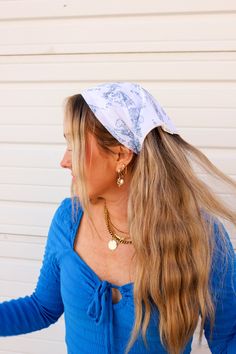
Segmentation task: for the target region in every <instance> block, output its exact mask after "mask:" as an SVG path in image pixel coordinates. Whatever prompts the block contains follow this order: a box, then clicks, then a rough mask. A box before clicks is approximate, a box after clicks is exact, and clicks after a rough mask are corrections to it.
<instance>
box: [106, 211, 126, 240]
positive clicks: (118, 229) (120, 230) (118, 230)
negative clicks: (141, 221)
mask: <svg viewBox="0 0 236 354" xmlns="http://www.w3.org/2000/svg"><path fill="white" fill-rule="evenodd" d="M107 217H108V220H109V224H110V225H112V226H113V228H114V229H116V230H117V231H119V232H122V234H126V235H129V233H128V232H124V231H122V230H119V229H118V228H117V227H116V226H115V225H114V224H113V223H112V222H111V219H110V216H109V214H108V213H107Z"/></svg>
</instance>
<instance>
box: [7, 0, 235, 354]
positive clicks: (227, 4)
mask: <svg viewBox="0 0 236 354" xmlns="http://www.w3.org/2000/svg"><path fill="white" fill-rule="evenodd" d="M113 80H127V81H128V80H129V81H135V82H139V83H140V84H141V85H143V86H144V87H146V88H147V89H148V90H150V92H151V93H152V94H153V95H154V96H155V97H156V98H157V99H158V100H159V101H160V103H161V105H162V106H163V107H164V109H165V110H166V111H167V113H168V114H169V115H170V117H172V119H173V121H174V123H175V124H176V126H177V128H178V129H179V131H180V134H181V136H183V138H184V139H186V140H187V141H189V142H190V143H192V144H193V145H195V146H196V147H198V148H199V149H200V150H201V151H202V152H204V153H205V154H206V156H208V157H209V159H210V160H211V161H212V162H213V163H214V164H215V165H216V166H217V167H218V168H220V169H221V170H222V171H224V172H225V173H226V174H227V175H229V176H230V177H231V178H232V179H233V180H236V139H235V137H236V99H235V98H236V2H235V1H234V0H226V1H220V0H214V1H213V0H204V1H203V0H200V1H197V2H196V1H193V0H190V1H188V2H186V1H185V0H179V1H178V2H173V1H170V0H166V1H162V2H160V1H156V0H147V1H145V2H143V1H136V3H135V6H134V3H132V2H127V1H124V0H121V1H120V2H117V1H114V0H103V1H102V2H98V3H97V4H95V2H94V1H92V0H88V1H86V2H78V1H59V0H55V1H52V2H49V1H45V0H42V1H37V0H34V1H27V0H21V1H17V0H13V1H0V301H3V300H6V299H11V298H17V297H19V296H24V295H26V294H31V293H32V291H33V289H34V288H35V285H36V282H37V278H38V275H39V269H40V266H41V261H42V256H43V252H44V247H45V242H46V236H47V234H48V228H49V225H50V222H51V219H52V216H53V214H54V212H55V210H56V208H57V206H58V204H59V203H60V201H61V200H62V199H64V198H65V197H66V196H68V195H69V194H70V183H71V176H70V171H65V170H63V169H61V168H60V166H59V164H60V160H61V158H62V155H63V152H64V148H65V143H64V138H63V105H64V99H65V98H66V97H67V96H69V95H71V94H75V93H78V92H80V90H81V89H82V88H84V87H87V86H91V85H94V84H96V83H98V82H103V81H113ZM195 167H196V166H195ZM196 172H197V173H198V175H199V177H200V178H202V180H203V181H204V182H205V183H208V184H209V186H210V187H212V186H213V187H214V191H215V192H216V193H217V195H218V196H219V197H220V198H222V199H223V200H224V201H225V202H226V203H229V205H232V206H233V207H235V205H236V195H235V193H233V192H232V190H230V189H229V188H226V187H225V185H223V184H221V183H219V181H214V182H213V181H212V180H211V179H210V178H209V176H207V175H206V174H205V171H202V170H201V168H199V167H196ZM227 230H228V231H229V233H230V236H231V239H232V242H233V245H234V247H235V249H236V230H235V229H234V228H232V225H228V224H227ZM198 330H199V328H198V329H197V330H196V334H195V336H194V341H193V350H192V353H194V354H207V353H209V350H208V349H207V343H206V340H203V344H202V346H201V347H200V348H199V347H198V346H197V337H196V335H197V333H198ZM64 335H65V333H64V317H63V316H62V317H61V318H60V319H59V321H58V323H56V324H55V325H52V326H50V327H49V328H47V329H45V330H42V331H38V332H34V333H31V334H28V335H22V336H18V337H11V338H3V339H1V340H0V354H1V353H2V354H13V353H15V354H26V353H28V354H39V353H40V354H42V353H45V354H49V353H53V352H55V353H58V354H65V353H66V348H65V343H64Z"/></svg>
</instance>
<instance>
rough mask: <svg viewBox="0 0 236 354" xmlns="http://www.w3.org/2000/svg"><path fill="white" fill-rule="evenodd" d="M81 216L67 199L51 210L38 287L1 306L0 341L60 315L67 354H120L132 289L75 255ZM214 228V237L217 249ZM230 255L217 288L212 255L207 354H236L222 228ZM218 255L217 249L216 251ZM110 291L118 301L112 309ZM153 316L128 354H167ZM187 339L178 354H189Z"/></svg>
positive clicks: (234, 280)
mask: <svg viewBox="0 0 236 354" xmlns="http://www.w3.org/2000/svg"><path fill="white" fill-rule="evenodd" d="M82 214H83V210H82V208H81V207H80V208H79V211H78V215H77V218H76V220H74V221H73V219H72V217H71V199H70V198H66V199H65V200H63V202H62V203H61V205H60V206H59V207H58V209H57V210H56V212H55V214H54V217H53V220H52V222H51V226H50V229H49V234H48V238H47V243H46V248H45V253H44V258H43V263H42V266H41V269H40V274H39V278H38V282H37V285H36V287H35V289H34V291H33V293H32V294H31V295H29V296H25V297H20V298H18V299H12V300H10V301H4V302H2V303H1V304H0V336H13V335H19V334H25V333H29V332H33V331H37V330H41V329H43V328H46V327H48V326H50V325H51V324H53V323H55V322H56V321H57V320H58V319H59V317H60V316H61V315H62V314H63V313H64V318H65V329H66V336H65V341H66V345H67V350H68V354H82V353H83V354H86V353H87V354H91V353H96V354H124V351H125V347H126V345H127V343H128V340H129V337H130V334H131V330H132V326H133V324H134V315H135V312H134V310H135V308H134V302H133V283H127V284H125V285H122V286H117V285H114V284H112V283H110V282H108V281H106V280H104V281H102V280H100V279H99V277H98V276H97V275H96V273H95V272H94V271H93V270H92V269H91V268H90V267H89V266H88V265H87V264H86V263H85V261H83V259H82V258H81V257H80V256H79V255H78V254H77V253H76V252H75V251H74V249H73V245H74V240H75V237H76V234H77V230H78V227H79V224H80V220H81V217H82ZM218 230H219V229H218V226H217V225H216V224H214V235H215V236H216V241H217V243H218V245H220V243H219V238H217V235H218ZM224 232H225V234H226V236H227V247H228V250H229V253H228V255H229V257H228V260H229V262H228V268H227V272H226V275H225V278H224V280H223V284H222V285H223V286H221V281H222V278H221V276H220V275H221V274H222V269H223V268H224V265H223V262H222V257H220V254H221V252H218V253H216V254H215V257H214V260H215V261H214V267H212V275H211V286H212V289H213V295H214V299H215V304H216V318H215V325H214V331H213V337H212V341H210V340H209V334H210V325H209V321H208V320H206V322H205V325H204V334H205V337H206V338H207V340H208V344H209V347H210V349H211V352H212V353H215V354H220V353H222V354H223V353H225V354H235V353H236V292H235V289H236V286H235V285H236V273H235V271H234V267H233V266H235V265H236V257H235V254H234V250H233V247H232V244H231V241H230V238H229V235H228V234H227V232H226V230H225V228H224ZM219 250H220V247H219ZM112 287H114V288H117V289H119V291H120V293H121V294H122V298H121V300H120V301H119V302H118V303H112V291H111V290H112ZM157 327H158V311H157V310H155V309H153V312H152V316H151V320H150V322H149V326H148V329H147V344H148V348H146V347H145V345H144V342H143V339H142V336H141V334H140V335H139V337H138V338H137V340H136V342H135V343H134V345H133V347H132V349H131V350H130V352H129V353H130V354H135V353H136V354H144V353H151V354H154V353H158V354H162V353H163V354H164V353H167V351H166V350H165V348H164V347H163V346H162V344H161V342H160V337H159V334H158V331H157ZM191 343H192V338H191V340H190V341H189V343H188V344H187V346H186V347H185V349H184V351H183V353H184V354H187V353H190V352H191Z"/></svg>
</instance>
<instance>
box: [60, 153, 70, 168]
mask: <svg viewBox="0 0 236 354" xmlns="http://www.w3.org/2000/svg"><path fill="white" fill-rule="evenodd" d="M60 165H61V167H62V168H70V169H71V156H70V153H69V152H68V151H66V152H65V154H64V156H63V158H62V160H61V162H60Z"/></svg>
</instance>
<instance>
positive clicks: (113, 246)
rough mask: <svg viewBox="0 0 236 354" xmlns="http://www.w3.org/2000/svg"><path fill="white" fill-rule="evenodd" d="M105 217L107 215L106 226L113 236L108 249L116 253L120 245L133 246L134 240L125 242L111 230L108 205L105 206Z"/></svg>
mask: <svg viewBox="0 0 236 354" xmlns="http://www.w3.org/2000/svg"><path fill="white" fill-rule="evenodd" d="M104 215H105V221H106V226H107V229H108V231H109V233H110V235H111V236H112V239H111V240H110V241H109V242H108V248H109V249H110V250H111V251H114V250H115V249H116V248H117V247H118V243H123V244H131V243H132V240H125V239H124V238H122V237H120V236H118V235H117V234H116V233H115V232H113V230H112V229H111V226H110V223H109V212H108V210H107V207H106V205H105V204H104Z"/></svg>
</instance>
